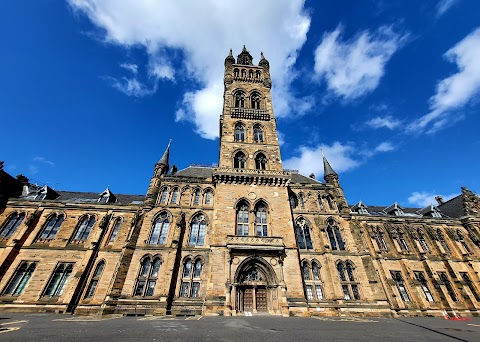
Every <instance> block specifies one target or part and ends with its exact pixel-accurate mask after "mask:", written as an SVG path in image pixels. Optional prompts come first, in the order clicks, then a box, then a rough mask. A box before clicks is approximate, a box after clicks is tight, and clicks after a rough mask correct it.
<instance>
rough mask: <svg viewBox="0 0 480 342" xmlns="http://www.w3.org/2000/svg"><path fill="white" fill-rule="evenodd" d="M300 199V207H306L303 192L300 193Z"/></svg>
mask: <svg viewBox="0 0 480 342" xmlns="http://www.w3.org/2000/svg"><path fill="white" fill-rule="evenodd" d="M298 201H299V202H300V208H302V209H305V198H304V196H303V194H302V193H300V194H298Z"/></svg>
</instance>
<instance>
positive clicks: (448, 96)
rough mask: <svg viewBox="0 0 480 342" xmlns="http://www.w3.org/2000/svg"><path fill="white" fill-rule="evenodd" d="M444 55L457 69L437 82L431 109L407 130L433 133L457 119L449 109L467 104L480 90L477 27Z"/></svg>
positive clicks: (479, 43)
mask: <svg viewBox="0 0 480 342" xmlns="http://www.w3.org/2000/svg"><path fill="white" fill-rule="evenodd" d="M444 58H445V59H446V60H447V61H449V62H451V63H455V64H456V65H457V67H458V72H457V73H455V74H453V75H451V76H449V77H447V78H444V79H443V80H441V81H440V82H438V84H437V87H436V88H437V89H436V93H435V95H433V96H432V97H431V98H430V112H429V113H428V114H425V115H424V116H422V117H420V118H418V119H417V120H415V121H414V122H412V123H411V124H410V125H409V126H408V131H413V132H423V131H426V132H427V133H434V132H436V131H438V130H439V129H441V128H443V127H445V126H446V125H447V124H450V123H451V122H452V121H455V120H456V119H458V115H457V116H456V117H452V115H451V114H452V112H454V111H457V110H459V109H460V108H461V107H463V106H465V105H466V104H468V103H469V102H470V101H471V100H472V99H473V98H474V97H475V96H476V95H477V94H479V92H480V63H479V62H478V61H479V60H480V28H477V29H475V30H474V31H473V32H471V33H470V34H469V35H468V36H466V37H465V38H463V39H462V40H461V41H460V42H458V43H457V44H456V45H455V46H454V47H452V48H451V49H449V50H448V51H447V52H446V53H445V55H444Z"/></svg>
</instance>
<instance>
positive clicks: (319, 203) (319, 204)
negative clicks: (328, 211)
mask: <svg viewBox="0 0 480 342" xmlns="http://www.w3.org/2000/svg"><path fill="white" fill-rule="evenodd" d="M317 199H318V208H319V209H320V210H322V211H323V210H325V207H324V206H323V200H322V196H320V195H319V196H318V198H317Z"/></svg>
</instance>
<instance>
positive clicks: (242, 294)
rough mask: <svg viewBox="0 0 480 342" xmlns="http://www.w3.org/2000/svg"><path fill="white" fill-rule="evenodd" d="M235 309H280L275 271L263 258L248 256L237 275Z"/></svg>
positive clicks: (260, 310) (246, 310)
mask: <svg viewBox="0 0 480 342" xmlns="http://www.w3.org/2000/svg"><path fill="white" fill-rule="evenodd" d="M234 286H235V304H234V306H235V310H236V311H237V312H254V313H257V312H258V313H262V312H264V313H267V312H272V313H273V312H277V311H278V293H277V291H278V284H277V279H276V276H275V271H274V270H273V269H272V268H271V266H270V265H269V264H268V263H267V262H266V261H265V260H263V259H262V258H248V259H246V260H244V262H243V263H241V264H240V265H239V267H238V269H237V272H236V275H235V283H234Z"/></svg>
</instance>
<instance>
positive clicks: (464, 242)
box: [457, 230, 472, 254]
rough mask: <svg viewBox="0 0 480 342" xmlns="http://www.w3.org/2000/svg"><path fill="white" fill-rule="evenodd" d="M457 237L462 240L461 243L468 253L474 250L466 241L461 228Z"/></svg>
mask: <svg viewBox="0 0 480 342" xmlns="http://www.w3.org/2000/svg"><path fill="white" fill-rule="evenodd" d="M457 238H458V242H460V244H461V245H462V247H463V249H464V251H465V252H466V253H467V254H472V250H471V249H470V247H469V246H468V244H467V242H466V241H465V237H464V236H463V234H462V232H461V231H460V230H457Z"/></svg>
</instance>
